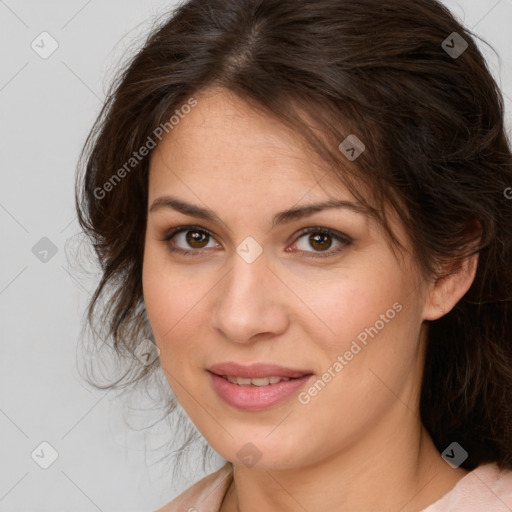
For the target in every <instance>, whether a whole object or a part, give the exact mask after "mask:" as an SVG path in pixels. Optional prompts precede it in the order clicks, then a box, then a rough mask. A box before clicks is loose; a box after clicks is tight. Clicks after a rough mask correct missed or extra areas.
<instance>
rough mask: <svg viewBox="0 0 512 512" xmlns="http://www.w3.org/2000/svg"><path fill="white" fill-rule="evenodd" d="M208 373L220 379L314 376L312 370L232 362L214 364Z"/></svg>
mask: <svg viewBox="0 0 512 512" xmlns="http://www.w3.org/2000/svg"><path fill="white" fill-rule="evenodd" d="M208 371H209V372H211V373H214V374H215V375H219V376H220V377H234V378H241V379H265V378H267V379H269V378H270V377H279V378H281V379H283V378H284V379H286V378H288V379H296V378H299V377H303V376H305V375H312V374H313V372H312V371H311V370H307V369H306V370H301V369H295V368H286V367H284V366H279V365H276V364H270V363H253V364H250V365H242V364H239V363H235V362H232V361H228V362H225V363H219V364H214V365H213V366H211V367H210V368H208ZM242 382H243V381H242ZM256 385H257V384H256Z"/></svg>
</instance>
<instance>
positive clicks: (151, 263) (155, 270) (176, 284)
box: [142, 247, 215, 366]
mask: <svg viewBox="0 0 512 512" xmlns="http://www.w3.org/2000/svg"><path fill="white" fill-rule="evenodd" d="M214 283H215V281H212V282H210V280H209V279H207V276H205V278H204V279H199V278H198V277H197V276H194V273H193V271H191V270H190V269H182V270H180V269H179V268H177V267H176V266H171V265H170V264H169V262H168V259H167V258H166V255H165V251H162V250H161V249H158V248H157V249H156V250H155V249H154V248H152V247H149V248H147V249H146V250H145V254H144V265H143V272H142V285H143V293H144V302H145V306H146V310H147V314H148V318H149V321H150V324H151V327H152V330H153V333H154V335H155V341H156V344H157V346H158V348H159V349H160V352H161V360H162V363H163V364H164V365H165V366H168V365H171V364H172V365H174V366H176V364H177V363H178V362H179V359H180V358H181V357H183V356H186V355H187V354H188V355H190V354H191V346H192V345H193V344H194V342H196V343H197V340H195V338H194V335H196V336H197V330H198V328H199V325H200V324H201V323H202V321H203V319H202V314H203V313H201V308H203V307H204V304H205V301H204V298H205V296H206V295H207V294H208V291H209V290H210V289H211V288H212V286H213V285H214ZM200 317H201V318H200ZM171 356H172V357H171Z"/></svg>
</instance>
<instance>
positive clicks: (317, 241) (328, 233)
mask: <svg viewBox="0 0 512 512" xmlns="http://www.w3.org/2000/svg"><path fill="white" fill-rule="evenodd" d="M301 238H304V239H305V240H306V244H307V245H309V246H310V247H313V248H314V249H317V250H315V251H308V250H307V249H306V248H304V246H303V247H302V248H301V247H300V246H299V243H300V239H301ZM298 240H299V242H295V245H297V246H299V249H300V250H301V251H302V252H312V253H313V254H311V256H312V257H314V258H325V257H327V256H332V255H333V254H335V253H339V252H340V251H342V250H343V249H345V248H346V247H348V246H349V245H350V244H351V243H352V240H351V239H350V237H348V236H347V235H344V234H342V233H338V232H336V231H333V230H332V229H327V228H307V229H306V230H304V231H302V232H301V233H300V234H299V238H298ZM333 240H334V241H336V242H338V244H339V245H338V248H337V249H334V250H329V249H331V247H332V245H333ZM322 253H326V254H322Z"/></svg>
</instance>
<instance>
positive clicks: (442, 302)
mask: <svg viewBox="0 0 512 512" xmlns="http://www.w3.org/2000/svg"><path fill="white" fill-rule="evenodd" d="M477 266H478V253H477V254H474V255H473V256H470V257H468V258H466V259H464V261H463V262H462V263H461V264H460V265H459V266H454V267H453V268H452V269H450V271H449V273H448V275H445V276H444V277H441V278H439V279H437V280H436V281H433V282H432V283H431V285H430V288H429V290H428V295H427V299H426V300H425V307H424V310H423V319H424V320H437V319H439V318H441V317H442V316H444V315H446V314H447V313H448V312H449V311H451V310H452V309H453V307H454V306H455V304H457V302H459V300H460V299H461V298H462V297H463V296H464V294H465V293H466V292H467V291H468V290H469V288H470V287H471V284H472V283H473V280H474V278H475V274H476V269H477Z"/></svg>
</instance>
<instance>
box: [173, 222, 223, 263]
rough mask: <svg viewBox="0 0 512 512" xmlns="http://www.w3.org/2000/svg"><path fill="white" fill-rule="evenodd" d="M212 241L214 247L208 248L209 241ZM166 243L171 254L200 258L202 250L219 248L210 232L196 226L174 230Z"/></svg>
mask: <svg viewBox="0 0 512 512" xmlns="http://www.w3.org/2000/svg"><path fill="white" fill-rule="evenodd" d="M210 238H211V239H212V243H213V246H210V247H208V240H209V239H210ZM164 241H166V242H167V246H168V248H169V250H170V251H171V252H176V253H179V254H183V255H194V256H199V255H200V253H201V249H205V248H211V247H218V246H219V244H216V243H214V242H213V238H212V236H211V234H210V233H208V231H206V230H204V229H202V228H199V227H195V226H182V227H179V228H175V229H173V230H172V231H171V232H170V233H168V234H167V235H166V237H165V238H164Z"/></svg>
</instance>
